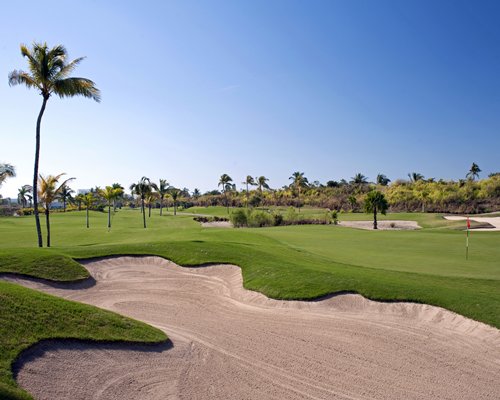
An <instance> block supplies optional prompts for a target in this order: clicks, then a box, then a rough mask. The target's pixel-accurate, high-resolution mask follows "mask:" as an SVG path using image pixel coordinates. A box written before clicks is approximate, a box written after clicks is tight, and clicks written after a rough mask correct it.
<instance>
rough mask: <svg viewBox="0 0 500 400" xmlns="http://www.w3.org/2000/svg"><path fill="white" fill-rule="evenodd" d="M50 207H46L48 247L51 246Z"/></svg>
mask: <svg viewBox="0 0 500 400" xmlns="http://www.w3.org/2000/svg"><path fill="white" fill-rule="evenodd" d="M49 214H50V211H49V207H47V208H46V209H45V221H46V222H47V247H50V218H49Z"/></svg>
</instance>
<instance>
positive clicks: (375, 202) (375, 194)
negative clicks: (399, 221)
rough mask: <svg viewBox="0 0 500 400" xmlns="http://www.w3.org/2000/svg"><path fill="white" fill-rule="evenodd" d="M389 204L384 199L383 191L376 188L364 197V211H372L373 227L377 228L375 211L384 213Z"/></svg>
mask: <svg viewBox="0 0 500 400" xmlns="http://www.w3.org/2000/svg"><path fill="white" fill-rule="evenodd" d="M388 208H389V204H388V203H387V200H386V199H385V196H384V195H383V193H381V192H379V191H378V190H372V191H371V192H369V193H368V194H367V195H366V199H365V212H367V213H373V229H378V227H377V212H380V213H382V214H383V215H385V213H386V212H387V209H388Z"/></svg>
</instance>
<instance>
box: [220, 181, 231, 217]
mask: <svg viewBox="0 0 500 400" xmlns="http://www.w3.org/2000/svg"><path fill="white" fill-rule="evenodd" d="M232 181H233V179H232V178H231V177H230V176H229V175H228V174H222V175H221V177H220V178H219V184H218V186H222V193H224V200H225V203H226V208H227V213H228V214H229V202H228V201H227V191H228V190H231V187H232V186H231V182H232Z"/></svg>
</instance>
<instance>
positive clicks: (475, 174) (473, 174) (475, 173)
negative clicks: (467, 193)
mask: <svg viewBox="0 0 500 400" xmlns="http://www.w3.org/2000/svg"><path fill="white" fill-rule="evenodd" d="M480 172H481V169H480V168H479V165H477V164H476V163H472V166H471V167H470V170H469V172H467V175H466V176H465V177H466V178H467V179H470V180H471V181H473V180H475V179H476V178H479V173H480Z"/></svg>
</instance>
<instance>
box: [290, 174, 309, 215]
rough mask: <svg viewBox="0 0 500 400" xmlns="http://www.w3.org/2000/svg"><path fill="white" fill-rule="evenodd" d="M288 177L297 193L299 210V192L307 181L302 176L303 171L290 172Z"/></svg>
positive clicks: (305, 185)
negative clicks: (290, 174)
mask: <svg viewBox="0 0 500 400" xmlns="http://www.w3.org/2000/svg"><path fill="white" fill-rule="evenodd" d="M288 179H291V180H292V187H293V188H294V190H295V192H296V193H297V206H298V209H299V212H300V192H301V190H302V188H305V187H307V184H308V183H309V181H308V180H307V178H306V177H305V176H304V173H303V172H299V171H296V172H294V173H293V174H292V176H291V177H290V178H288Z"/></svg>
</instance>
